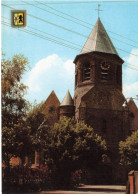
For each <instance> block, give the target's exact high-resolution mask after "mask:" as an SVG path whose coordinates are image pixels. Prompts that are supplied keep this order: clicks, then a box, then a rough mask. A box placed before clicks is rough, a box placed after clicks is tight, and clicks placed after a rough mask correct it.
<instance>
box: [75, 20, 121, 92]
mask: <svg viewBox="0 0 138 194" xmlns="http://www.w3.org/2000/svg"><path fill="white" fill-rule="evenodd" d="M74 63H75V69H76V71H75V88H78V87H83V86H84V87H85V88H86V86H88V85H89V86H91V87H93V86H95V85H101V84H102V85H103V86H110V87H114V88H118V89H119V90H120V91H122V64H123V60H122V59H121V58H120V57H119V55H118V53H117V51H116V49H115V47H114V45H113V43H112V42H111V40H110V38H109V36H108V34H107V32H106V30H105V28H104V26H103V24H102V22H101V20H100V18H98V20H97V22H96V24H95V26H94V28H93V30H92V31H91V33H90V36H89V38H88V39H87V41H86V43H85V44H84V46H83V48H82V50H81V52H80V54H79V55H77V56H76V58H75V60H74Z"/></svg>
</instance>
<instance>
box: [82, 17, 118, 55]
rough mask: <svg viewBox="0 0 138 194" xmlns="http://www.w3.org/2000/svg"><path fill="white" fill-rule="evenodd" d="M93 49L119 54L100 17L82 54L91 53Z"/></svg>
mask: <svg viewBox="0 0 138 194" xmlns="http://www.w3.org/2000/svg"><path fill="white" fill-rule="evenodd" d="M92 51H98V52H103V53H109V54H116V55H118V53H117V51H116V49H115V47H114V46H113V44H112V42H111V40H110V38H109V36H108V34H107V32H106V30H105V28H104V26H103V24H102V22H101V20H100V18H98V20H97V22H96V24H95V26H94V28H93V30H92V32H91V33H90V36H89V38H88V39H87V41H86V43H85V45H84V47H83V48H82V50H81V53H80V54H84V53H89V52H92Z"/></svg>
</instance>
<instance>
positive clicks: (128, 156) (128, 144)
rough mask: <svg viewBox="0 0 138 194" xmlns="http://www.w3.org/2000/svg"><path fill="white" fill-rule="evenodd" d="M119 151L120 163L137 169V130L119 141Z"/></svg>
mask: <svg viewBox="0 0 138 194" xmlns="http://www.w3.org/2000/svg"><path fill="white" fill-rule="evenodd" d="M119 152H120V156H121V160H120V162H121V164H122V165H125V166H127V167H129V168H131V169H133V170H138V131H135V132H133V133H132V135H131V136H129V137H128V138H127V139H126V140H125V141H121V142H120V143H119Z"/></svg>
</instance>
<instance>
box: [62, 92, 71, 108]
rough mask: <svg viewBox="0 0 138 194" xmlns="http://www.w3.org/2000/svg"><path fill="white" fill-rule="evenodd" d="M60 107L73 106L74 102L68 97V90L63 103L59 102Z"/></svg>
mask: <svg viewBox="0 0 138 194" xmlns="http://www.w3.org/2000/svg"><path fill="white" fill-rule="evenodd" d="M60 106H74V101H73V99H72V97H71V95H70V92H69V90H68V92H67V94H66V95H65V97H64V99H63V101H62V102H61V104H60Z"/></svg>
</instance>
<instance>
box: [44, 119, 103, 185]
mask: <svg viewBox="0 0 138 194" xmlns="http://www.w3.org/2000/svg"><path fill="white" fill-rule="evenodd" d="M49 138H50V140H49V142H50V143H49V142H48V144H47V145H46V146H47V148H48V149H47V159H48V161H52V164H53V166H55V169H56V170H55V172H56V175H55V176H56V181H59V182H60V181H64V184H65V185H68V184H69V179H70V177H71V172H72V171H74V170H76V169H80V168H84V167H90V166H93V167H94V165H95V162H96V164H98V163H99V162H101V160H102V155H103V154H104V153H105V151H106V143H105V141H104V140H102V139H101V137H99V136H98V135H97V134H95V133H94V131H93V129H92V128H91V127H88V126H87V125H86V124H84V123H83V122H79V123H76V122H75V120H74V119H71V118H66V117H63V119H61V120H59V122H58V123H56V124H55V125H54V127H53V128H52V129H51V131H50V133H49Z"/></svg>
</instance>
